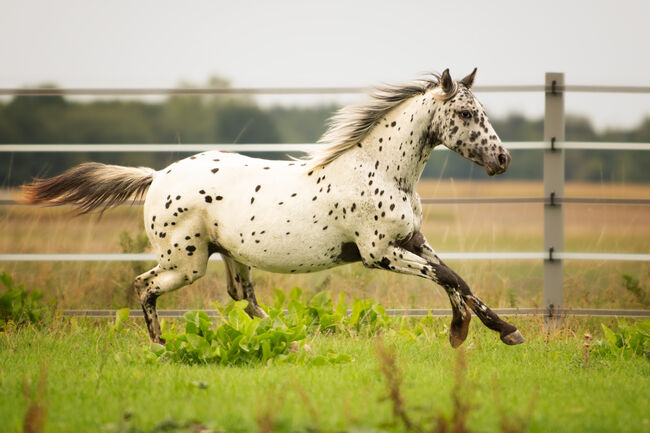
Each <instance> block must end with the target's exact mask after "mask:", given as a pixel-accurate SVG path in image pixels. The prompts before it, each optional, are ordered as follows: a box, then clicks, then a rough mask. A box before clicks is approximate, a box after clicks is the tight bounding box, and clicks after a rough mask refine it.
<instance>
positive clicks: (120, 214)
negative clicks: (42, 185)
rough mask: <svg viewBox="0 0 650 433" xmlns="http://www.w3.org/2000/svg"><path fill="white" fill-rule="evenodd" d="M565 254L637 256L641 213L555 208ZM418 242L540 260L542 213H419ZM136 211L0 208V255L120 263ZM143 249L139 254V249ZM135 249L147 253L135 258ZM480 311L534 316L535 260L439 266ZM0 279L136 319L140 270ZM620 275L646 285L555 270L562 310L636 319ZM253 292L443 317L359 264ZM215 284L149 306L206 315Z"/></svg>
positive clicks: (520, 190) (413, 283)
mask: <svg viewBox="0 0 650 433" xmlns="http://www.w3.org/2000/svg"><path fill="white" fill-rule="evenodd" d="M418 191H419V194H420V195H421V196H422V197H489V196H540V195H542V185H541V183H535V182H467V181H465V182H453V181H435V180H425V181H422V182H420V184H419V185H418ZM566 196H567V197H570V196H581V197H645V198H647V197H649V196H650V189H648V188H647V187H646V186H644V185H625V184H621V185H610V184H600V185H599V184H571V183H569V184H567V187H566ZM564 209H565V250H566V251H580V252H625V253H647V251H648V244H649V240H650V225H649V224H648V221H650V207H648V206H602V205H565V206H564ZM423 218H424V222H423V229H422V231H423V233H424V235H425V236H426V237H427V238H428V239H429V241H430V244H431V245H432V246H433V248H434V249H436V251H438V252H461V251H541V250H542V249H543V248H542V244H543V242H542V235H543V205H541V204H494V205H492V204H481V205H465V204H459V205H428V206H427V205H425V206H423ZM142 226H143V222H142V209H141V207H129V206H123V207H121V208H118V209H113V210H109V211H107V212H106V213H105V214H104V216H103V217H102V218H101V219H98V217H97V216H96V215H86V216H82V217H77V218H71V214H70V210H69V209H66V208H50V209H47V208H45V209H43V208H41V209H36V208H29V207H21V206H13V207H0V232H1V233H2V236H0V252H2V253H120V252H140V251H142V247H143V246H144V245H145V243H146V241H145V242H144V243H143V242H139V241H138V240H137V238H138V237H140V238H142V237H143V236H144V230H143V228H142ZM139 243H142V245H138V244H139ZM145 250H146V248H145ZM449 265H450V266H451V267H452V268H453V269H455V270H456V272H457V273H458V274H459V275H461V276H462V277H463V278H464V279H465V280H466V281H467V282H468V284H469V285H470V287H472V289H473V290H474V291H475V292H476V293H477V295H478V296H480V297H481V298H482V299H483V300H484V301H486V302H488V305H491V306H494V307H514V306H518V307H540V306H541V304H542V302H541V299H542V298H541V296H542V263H541V262H539V261H525V260H521V261H458V260H454V261H449ZM3 267H4V270H5V271H7V272H8V273H10V274H11V275H12V276H13V277H14V278H15V279H16V280H17V281H21V282H24V283H25V284H26V285H27V286H28V287H37V288H39V289H40V290H41V291H43V292H44V294H45V296H46V297H47V298H49V299H56V302H57V305H58V306H59V307H60V308H63V309H71V308H109V307H112V308H120V307H124V306H128V307H131V308H139V303H138V302H137V300H136V299H135V297H134V294H133V290H132V289H131V284H132V279H133V278H134V276H135V275H137V274H139V273H141V272H144V270H146V269H149V268H150V267H151V263H128V262H110V263H109V262H85V263H84V262H77V263H75V262H22V263H20V262H7V263H3ZM623 274H630V275H633V276H634V277H635V278H637V279H638V280H639V281H640V282H641V286H642V287H648V286H649V285H650V267H649V266H648V264H647V263H643V262H636V263H626V262H609V263H608V262H591V261H588V262H587V261H584V262H581V261H567V262H565V288H564V294H565V300H564V304H565V306H566V307H572V308H580V307H585V308H644V307H647V305H642V304H641V303H640V300H639V299H638V298H637V297H635V296H634V295H633V294H632V293H629V292H628V291H627V290H626V289H625V285H624V283H623V278H622V275H623ZM253 277H254V281H255V284H256V293H257V294H258V297H259V298H260V300H261V302H268V299H269V296H270V295H271V294H272V290H273V288H276V287H277V288H282V289H290V288H291V287H294V286H300V287H302V288H303V289H304V290H305V291H307V292H316V291H318V290H323V289H327V290H331V291H333V292H334V293H335V294H336V293H338V292H339V291H342V292H345V293H346V295H348V297H355V296H356V297H360V298H368V297H372V298H374V299H376V300H377V301H378V302H380V303H381V304H383V305H384V306H385V307H386V308H448V307H449V304H448V302H449V301H448V298H447V296H446V294H445V293H444V292H443V291H442V290H441V289H439V288H434V287H433V285H432V284H430V283H429V282H427V281H424V280H420V279H418V278H413V277H408V276H403V275H397V274H394V273H390V272H385V271H380V270H374V271H369V270H366V269H364V268H363V266H361V265H360V264H353V265H347V266H341V267H338V268H335V269H333V270H330V271H326V272H318V273H312V274H300V275H281V274H272V273H266V272H260V271H255V272H254V274H253ZM227 299H229V298H228V295H227V293H226V281H225V274H224V272H223V265H222V264H221V263H220V262H210V264H209V268H208V272H207V274H206V275H205V277H203V278H202V279H200V280H198V281H197V282H195V283H194V284H192V286H190V287H188V288H184V289H181V290H179V291H176V292H172V293H170V294H168V295H166V296H163V297H161V298H160V300H159V308H207V307H208V306H209V305H210V303H211V302H213V301H219V302H224V301H226V300H227Z"/></svg>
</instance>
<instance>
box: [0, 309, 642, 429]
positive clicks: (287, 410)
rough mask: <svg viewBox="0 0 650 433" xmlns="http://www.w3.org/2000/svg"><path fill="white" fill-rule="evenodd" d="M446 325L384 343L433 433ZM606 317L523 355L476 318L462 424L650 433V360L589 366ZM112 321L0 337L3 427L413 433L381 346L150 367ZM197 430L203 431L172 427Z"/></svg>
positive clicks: (448, 405)
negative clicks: (37, 416) (314, 361)
mask: <svg viewBox="0 0 650 433" xmlns="http://www.w3.org/2000/svg"><path fill="white" fill-rule="evenodd" d="M447 321H448V319H447V318H439V319H434V321H433V322H432V323H428V324H427V325H426V329H427V333H426V334H425V335H422V336H420V337H418V338H415V339H410V338H406V337H403V336H401V335H399V334H389V335H384V336H383V339H384V341H385V344H386V346H387V347H388V348H389V349H390V350H394V351H395V352H396V354H397V365H396V366H393V371H395V369H399V370H401V371H402V372H403V376H402V377H403V383H402V387H401V395H402V398H403V401H404V407H405V408H406V410H407V411H408V412H409V414H410V416H411V417H412V419H414V420H416V421H417V422H418V423H423V424H425V425H431V423H432V422H434V420H435V419H436V418H437V417H439V416H444V417H450V416H451V414H452V412H453V407H454V404H453V401H454V400H453V398H452V390H453V389H454V387H455V384H458V383H459V380H458V379H457V378H456V373H455V371H456V368H457V363H456V357H457V352H456V351H454V350H453V349H451V348H450V347H449V344H448V342H447V336H446V328H445V326H446V325H447ZM603 321H604V322H606V323H608V324H609V325H610V326H612V327H614V328H616V325H617V323H616V321H614V320H613V319H604V320H603V319H598V320H584V319H581V320H575V319H567V320H565V321H564V322H563V323H562V327H561V328H558V329H555V330H553V331H552V332H550V333H546V332H545V331H544V326H543V323H542V319H539V318H530V317H529V318H515V319H514V322H515V324H516V325H517V326H518V327H519V328H520V329H521V331H522V333H523V334H524V335H525V336H526V338H527V342H526V343H525V344H523V345H521V346H514V347H508V346H504V345H503V344H502V343H501V342H500V341H499V340H498V338H497V337H498V336H497V335H496V334H495V333H493V332H491V331H488V330H487V329H486V328H484V327H482V326H481V325H480V323H478V321H473V322H472V327H471V329H470V336H469V338H468V341H466V342H465V345H464V346H463V347H464V348H465V350H466V356H465V360H466V365H467V367H466V368H465V370H464V372H463V373H462V374H461V376H460V377H462V379H461V380H462V383H463V384H462V385H461V387H460V389H459V392H458V393H457V394H456V396H457V397H458V398H459V401H460V403H461V404H463V405H468V406H469V407H470V409H469V411H467V412H466V413H464V414H462V415H461V417H462V418H463V419H464V420H465V421H467V422H468V425H469V429H470V430H469V431H472V432H497V431H503V432H509V433H514V432H518V431H523V430H522V429H521V427H523V426H525V425H526V424H528V427H529V428H528V430H527V431H529V432H551V431H558V432H559V431H561V432H587V431H588V432H647V431H648V428H649V426H650V418H649V416H648V414H649V411H648V409H649V408H650V402H649V400H648V392H647V390H648V388H649V387H650V363H649V362H648V360H647V359H646V358H644V357H643V356H642V355H640V356H636V357H621V356H605V357H601V356H596V355H595V354H592V355H591V357H590V358H589V360H588V362H585V357H584V351H583V342H584V338H583V335H584V334H585V333H586V332H589V333H591V334H592V335H594V337H595V338H596V339H598V338H601V337H602V334H601V333H600V332H599V330H600V325H599V324H600V322H603ZM110 326H111V323H109V321H108V320H97V319H91V320H78V319H75V318H72V319H67V320H61V321H55V322H54V323H52V324H51V325H48V327H46V328H45V329H42V330H38V329H36V328H35V327H27V328H24V329H19V330H16V329H9V330H7V331H6V332H4V333H2V334H0V336H1V337H2V338H0V419H1V420H2V424H1V425H0V430H2V431H3V432H8V433H9V432H10V433H14V432H19V431H39V430H27V429H25V430H23V426H24V420H25V419H28V420H30V421H29V423H28V425H31V426H32V427H33V425H35V424H36V422H35V421H34V416H31V417H26V416H25V414H26V413H27V412H28V411H29V410H31V411H32V412H34V407H35V406H38V407H40V408H42V409H44V410H46V411H47V421H46V423H45V429H44V431H45V432H49V433H52V432H71V431H75V432H85V431H103V432H108V433H137V432H142V433H144V432H157V433H161V432H176V433H189V432H198V431H205V430H202V429H204V428H209V429H211V430H209V431H210V432H213V431H214V432H242V433H243V432H260V433H267V432H273V431H274V432H305V433H307V432H348V433H361V432H365V433H380V432H407V431H411V432H416V430H407V429H405V428H404V426H403V425H402V424H401V423H400V422H399V421H398V420H397V419H396V417H395V416H394V415H393V414H392V404H391V399H390V398H388V394H389V393H388V391H387V389H386V379H385V377H383V375H382V374H381V372H380V367H379V365H380V362H379V361H378V357H377V355H376V349H375V346H376V339H375V338H368V337H360V336H356V337H355V336H352V337H345V336H340V335H328V336H325V335H319V334H313V333H312V334H310V335H308V337H307V341H308V343H309V344H310V345H311V347H312V349H313V351H314V353H318V354H324V353H327V352H328V351H334V352H337V353H345V354H347V355H349V356H350V357H351V358H352V361H351V362H349V363H345V364H338V365H322V366H313V365H300V364H298V365H294V364H288V365H287V364H285V365H260V364H252V365H244V366H238V367H225V366H218V365H216V366H215V365H194V366H188V365H184V364H179V363H172V362H160V363H155V364H148V363H146V362H145V360H144V347H145V342H146V340H147V337H146V336H145V332H144V329H143V323H142V320H139V321H138V322H137V324H133V325H129V326H127V329H126V330H125V331H123V332H121V333H119V334H118V335H113V334H111V333H110V332H109V328H110ZM43 371H46V372H47V379H46V380H45V381H44V385H43V386H42V387H41V388H38V387H37V386H36V383H37V382H38V378H39V376H41V377H43ZM25 381H27V382H25ZM30 381H31V382H30ZM24 383H27V384H28V385H27V389H28V390H33V391H32V392H31V393H30V392H27V394H28V395H30V394H31V397H26V396H25V395H24V394H23V388H24V386H25V385H24ZM531 401H532V405H531ZM28 408H31V409H28ZM527 413H529V414H528V415H527ZM502 420H506V421H507V422H509V423H511V424H512V426H511V428H510V429H507V425H506V427H503V426H501V425H500V424H501V422H502ZM190 421H192V422H195V423H196V424H195V428H191V429H190V428H188V429H182V428H171V426H173V425H177V426H178V425H183V424H185V423H187V422H190ZM522 421H523V423H522ZM155 426H158V429H156V427H155ZM162 426H166V428H165V429H163V428H162ZM199 427H200V428H199ZM426 431H429V430H426ZM459 431H463V432H466V430H459Z"/></svg>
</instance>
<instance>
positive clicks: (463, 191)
mask: <svg viewBox="0 0 650 433" xmlns="http://www.w3.org/2000/svg"><path fill="white" fill-rule="evenodd" d="M420 194H421V195H422V196H423V197H427V196H534V195H541V184H538V183H525V182H519V183H503V182H495V183H472V182H463V183H455V182H433V181H429V182H423V183H421V184H420ZM567 195H568V196H571V195H573V196H594V197H610V196H619V197H620V196H627V197H650V188H648V187H647V186H644V185H636V186H635V185H632V186H630V185H571V184H569V185H568V186H567ZM141 212H142V210H141V209H140V208H137V207H136V208H129V207H122V208H119V209H115V210H112V211H109V212H107V213H106V214H105V215H104V217H103V218H102V219H101V220H98V219H97V218H96V217H93V216H84V217H79V218H71V217H70V214H69V211H68V210H65V209H35V208H27V207H20V206H13V207H2V208H0V253H36V252H39V253H84V252H87V253H98V252H113V253H119V252H122V251H123V250H124V249H127V250H132V251H134V252H135V251H136V250H137V249H138V248H137V245H136V246H134V245H133V244H137V243H138V242H137V240H136V241H134V240H135V239H137V237H138V236H139V235H141V234H142V229H141V224H142V222H141ZM542 212H543V207H542V206H541V205H444V206H425V208H424V224H423V231H424V233H425V235H426V236H427V237H428V238H429V240H430V243H431V244H432V245H433V246H434V248H436V249H437V250H438V251H440V252H450V251H539V250H541V249H542ZM565 215H566V227H565V245H566V250H567V251H590V252H640V253H647V252H648V246H649V245H650V224H649V222H650V207H647V206H645V207H644V206H636V207H631V206H583V205H581V206H578V205H576V206H565ZM123 233H126V235H124V234H123ZM127 238H128V239H130V240H131V241H132V242H130V243H131V245H127V244H128V243H129V242H127V240H128V239H127ZM449 264H450V265H451V266H452V267H453V268H454V269H455V270H456V271H457V272H458V273H459V274H460V275H462V276H463V277H464V278H465V279H466V280H467V281H468V283H469V284H470V286H471V287H472V288H473V290H474V291H475V292H476V293H477V294H478V295H479V296H481V297H482V298H483V299H484V300H485V301H486V302H487V303H488V304H489V305H491V306H494V307H510V306H518V307H538V306H540V305H541V287H542V264H541V263H538V262H529V261H512V262H505V261H450V263H449ZM148 266H151V264H148V263H120V262H116V263H102V262H90V263H57V262H43V263H40V262H32V263H19V262H14V263H11V262H6V263H2V264H1V266H0V271H2V270H4V271H7V272H8V273H9V274H11V275H12V276H13V277H14V279H15V280H16V281H17V282H19V283H24V284H25V286H26V287H27V288H28V289H33V288H38V289H40V290H41V291H43V292H44V294H45V300H46V301H47V302H53V303H54V304H55V305H56V307H57V308H58V309H64V308H111V307H113V308H119V307H124V306H129V307H132V308H139V307H138V303H137V301H136V299H135V298H134V295H133V291H132V289H131V281H132V278H133V276H134V275H135V274H137V273H140V272H142V271H143V270H145V269H147V267H148ZM209 266H210V269H209V272H208V274H207V275H206V277H204V278H203V279H201V280H199V281H197V282H196V283H195V284H193V285H192V286H191V287H189V288H184V289H182V290H179V291H177V292H174V293H172V294H169V295H166V296H164V297H162V298H161V299H160V302H159V307H160V308H172V307H181V308H195V309H199V308H211V303H212V302H213V301H219V302H222V303H224V302H226V301H227V300H228V297H227V294H226V288H225V278H224V273H223V269H222V265H221V263H215V262H212V263H211V264H210V265H209ZM623 274H630V275H633V276H634V277H635V278H637V279H638V280H639V282H640V283H639V287H640V288H641V289H640V290H641V292H640V295H639V294H634V293H633V292H631V291H630V290H627V289H626V288H625V285H624V283H623V278H622V275H623ZM254 278H255V282H256V287H257V293H258V298H259V299H260V300H261V301H262V302H263V303H268V302H271V297H272V293H273V289H274V288H280V289H281V290H283V291H285V292H287V291H288V290H289V289H290V288H292V287H294V286H300V287H302V288H303V289H304V290H305V292H306V295H305V296H306V297H309V296H310V295H311V294H313V293H315V292H317V291H319V290H330V291H331V292H333V294H334V296H336V295H337V293H338V292H344V293H345V294H346V296H347V298H348V299H350V298H353V297H360V298H368V297H373V298H375V299H376V300H378V301H379V302H381V303H382V304H383V305H384V306H385V307H386V308H391V307H411V308H427V307H429V308H448V307H449V302H448V300H447V297H446V295H445V294H444V293H443V292H442V291H441V290H440V289H437V288H435V287H433V286H432V285H431V284H428V283H427V282H426V281H424V280H420V279H417V278H410V277H404V276H400V275H396V274H393V273H389V272H385V271H377V270H374V271H369V270H366V269H364V268H363V267H362V266H360V265H358V264H354V265H348V266H342V267H339V268H336V269H333V270H330V271H326V272H320V273H315V274H305V275H291V276H287V275H277V274H270V273H265V272H257V273H255V274H254ZM648 287H650V265H649V264H647V263H623V262H621V263H604V262H571V261H569V262H566V263H565V287H564V293H565V305H566V306H568V307H588V308H648V302H649V300H650V296H648ZM413 320H414V321H413V322H412V324H413V326H415V325H416V324H417V322H416V321H415V319H413ZM448 321H449V318H439V319H433V320H432V322H431V323H430V324H428V325H427V328H426V329H427V332H426V333H425V334H423V335H420V336H418V337H412V336H411V337H409V336H408V335H403V334H401V333H399V332H387V333H385V334H384V336H383V341H384V344H385V346H386V347H387V348H389V350H391V351H395V353H396V354H397V364H396V365H389V367H391V371H397V370H399V371H402V373H403V375H402V377H403V383H402V385H401V387H400V388H399V391H400V394H399V395H400V396H401V398H403V400H404V405H405V406H404V408H405V409H404V410H405V411H406V412H408V414H409V417H410V419H412V420H415V422H417V424H418V425H420V426H422V427H423V428H422V429H420V430H418V429H413V428H411V429H407V428H406V427H405V425H404V423H403V422H402V421H399V420H398V419H397V417H396V416H395V415H394V407H395V401H396V400H395V394H394V392H393V394H392V395H393V397H392V398H390V397H389V394H390V391H395V388H394V387H393V388H390V389H387V386H386V383H387V382H386V380H387V378H386V376H385V375H383V374H382V372H381V369H382V365H384V366H386V365H387V364H386V362H385V361H384V362H383V363H382V361H381V359H385V358H382V357H381V356H378V355H377V349H376V345H377V340H376V338H369V337H361V336H341V335H322V334H318V333H310V334H308V336H307V343H308V344H309V345H310V347H311V348H312V350H313V351H314V353H315V354H326V353H328V352H329V351H333V352H337V353H345V354H348V355H350V356H351V357H352V362H349V363H345V364H337V365H323V366H314V365H301V364H282V365H280V364H272V365H260V364H255V363H253V364H250V365H245V366H239V367H232V366H230V367H227V366H214V365H211V366H205V365H194V366H189V365H184V364H179V363H173V362H159V363H153V364H151V363H148V362H147V360H146V357H145V350H146V347H148V338H147V337H146V332H145V328H144V323H143V321H142V320H141V319H130V321H129V322H128V324H127V326H126V328H125V329H124V330H123V331H122V332H120V333H118V334H116V335H113V334H112V333H111V332H109V328H110V327H111V325H112V323H110V321H107V320H93V319H83V318H61V317H55V318H54V319H53V320H52V321H51V323H49V324H47V325H46V326H45V327H43V328H41V329H39V328H37V327H34V326H27V327H23V328H14V327H11V326H10V327H8V328H7V329H6V330H5V331H3V332H0V432H19V431H45V432H70V431H75V432H86V431H104V432H119V433H127V432H129V433H131V432H133V433H134V432H149V431H152V432H153V431H156V432H163V431H167V432H168V431H178V432H180V431H183V432H197V431H220V432H265V433H266V432H271V431H275V432H307V431H309V432H350V433H352V432H357V433H361V432H368V433H369V432H378V431H391V432H392V431H397V432H405V431H413V432H417V433H421V432H423V431H427V432H428V431H431V432H433V431H435V430H434V429H433V427H434V424H435V422H436V421H435V420H437V419H438V418H439V417H440V416H444V417H447V418H449V417H452V416H453V415H452V414H453V413H454V410H457V409H458V407H459V405H458V403H456V404H454V401H456V402H461V403H463V404H465V403H467V404H468V405H469V409H463V410H461V411H460V412H461V413H460V415H458V417H460V419H461V420H462V421H463V422H467V424H468V429H469V431H472V432H474V431H481V432H496V431H508V432H516V431H522V430H523V427H524V426H526V425H527V428H528V429H527V430H526V431H531V432H548V431H558V432H560V431H561V432H583V431H589V432H612V431H616V432H647V431H649V430H650V416H648V414H649V413H650V400H649V399H650V394H648V389H650V363H649V362H648V360H647V358H644V357H643V356H637V357H634V356H633V357H621V356H614V355H610V356H604V355H603V356H601V355H598V356H597V355H596V354H592V355H590V357H589V358H588V360H587V361H586V360H585V349H584V346H583V345H584V342H585V339H584V334H585V333H589V334H591V335H593V337H594V338H595V339H596V340H597V339H602V338H603V333H602V330H601V326H600V325H601V323H607V324H608V325H609V326H610V327H612V328H613V329H616V328H617V327H618V326H619V325H623V324H624V323H625V322H624V321H617V320H615V319H577V318H570V317H569V318H566V319H565V320H563V321H562V322H561V323H560V324H559V325H558V326H557V327H555V328H551V329H550V330H548V331H547V330H546V329H545V327H544V324H543V322H542V321H541V319H539V318H531V317H527V318H523V317H514V318H512V321H513V322H514V323H515V325H516V326H517V327H518V328H519V329H520V330H521V331H522V333H523V334H524V335H525V337H526V339H527V341H526V343H525V344H523V345H521V346H516V347H508V346H505V345H503V344H502V343H501V342H500V341H499V339H498V336H497V335H496V334H495V333H493V332H491V331H488V330H486V329H485V328H484V327H482V326H481V324H480V323H479V322H478V321H477V320H474V321H473V322H472V326H471V329H470V337H469V338H468V340H467V341H466V342H465V344H464V346H463V347H464V352H463V353H464V356H463V357H462V358H461V361H459V360H458V352H457V351H454V350H453V349H451V347H450V346H449V343H448V341H447V326H448ZM409 323H411V322H409ZM0 329H1V328H0ZM463 359H464V365H465V368H464V369H463V368H460V367H459V366H462V365H463V362H462V360H463ZM456 371H461V372H462V373H461V374H458V375H457V374H456V373H455V372H456ZM39 377H41V378H44V380H43V381H42V384H41V386H40V388H39V386H38V383H39ZM25 389H27V391H26V390H25ZM531 402H532V404H531ZM461 406H462V405H461ZM530 408H532V410H531V409H530ZM529 411H530V414H529V415H528V412H529ZM44 413H46V414H47V415H46V418H44V419H45V424H44V430H43V429H39V428H38V427H39V424H38V419H39V414H44ZM25 419H27V420H28V422H27V423H25V421H24V420H25ZM161 423H162V424H161ZM504 423H505V424H504ZM507 423H510V424H511V425H510V426H508V425H506V424H507ZM174 426H176V427H174ZM30 429H31V430H30ZM457 431H464V430H457Z"/></svg>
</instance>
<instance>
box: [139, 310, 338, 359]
mask: <svg viewBox="0 0 650 433" xmlns="http://www.w3.org/2000/svg"><path fill="white" fill-rule="evenodd" d="M247 305H248V303H247V302H246V301H236V302H232V303H230V304H229V305H227V306H226V307H221V306H220V305H218V304H216V306H217V309H218V310H219V312H220V314H221V317H222V323H221V324H220V325H219V326H217V327H216V328H215V327H214V326H213V325H212V322H211V320H210V317H209V316H208V315H207V314H206V313H205V312H203V311H191V312H187V313H185V316H184V318H183V320H184V322H185V329H184V332H182V333H174V332H171V331H168V332H165V333H163V336H162V337H163V338H164V339H165V340H166V344H165V345H164V346H163V345H161V344H152V346H151V348H150V349H149V351H148V353H147V357H148V359H149V360H150V361H154V362H155V361H157V360H165V359H168V360H172V361H179V362H184V363H188V364H204V363H214V364H222V365H241V364H247V363H255V362H261V363H266V362H269V361H273V362H301V363H314V364H324V363H340V362H347V361H349V360H350V358H349V357H348V356H347V355H339V354H328V355H327V356H324V355H320V356H312V354H311V349H308V350H305V349H302V350H301V349H300V346H301V344H300V343H301V342H302V341H303V340H304V339H305V337H306V332H307V327H306V326H305V325H304V324H303V323H299V324H297V325H291V324H287V322H286V318H285V317H284V314H283V313H282V312H281V311H278V310H271V312H270V313H271V314H270V315H269V317H266V318H264V319H260V318H258V317H255V318H251V317H249V316H248V314H246V312H245V308H246V306H247Z"/></svg>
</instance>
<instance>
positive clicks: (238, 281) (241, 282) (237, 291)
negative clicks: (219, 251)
mask: <svg viewBox="0 0 650 433" xmlns="http://www.w3.org/2000/svg"><path fill="white" fill-rule="evenodd" d="M222 257H223V262H224V264H225V265H226V274H227V277H228V294H229V295H230V297H231V298H233V299H234V300H235V301H241V300H242V299H245V300H246V301H248V306H246V313H248V315H249V316H251V317H262V318H263V317H266V316H267V314H266V313H265V312H264V310H262V308H261V307H260V306H259V304H258V303H257V298H256V297H255V290H254V289H253V281H252V279H251V268H250V266H247V265H244V264H242V263H239V262H237V261H235V260H233V259H231V258H230V257H227V256H224V255H222Z"/></svg>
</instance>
